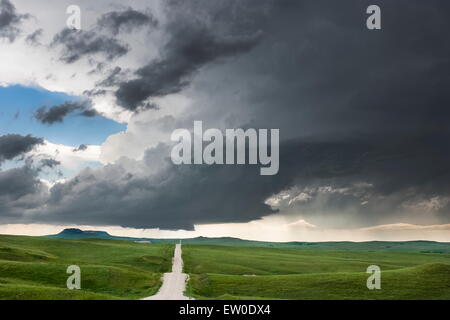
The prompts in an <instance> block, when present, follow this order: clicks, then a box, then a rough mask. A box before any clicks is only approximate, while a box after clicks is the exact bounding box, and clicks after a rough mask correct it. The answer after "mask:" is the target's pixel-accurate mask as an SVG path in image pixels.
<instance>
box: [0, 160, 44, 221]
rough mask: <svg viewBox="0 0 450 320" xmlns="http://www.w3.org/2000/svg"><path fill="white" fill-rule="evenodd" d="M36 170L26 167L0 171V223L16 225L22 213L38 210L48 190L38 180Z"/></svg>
mask: <svg viewBox="0 0 450 320" xmlns="http://www.w3.org/2000/svg"><path fill="white" fill-rule="evenodd" d="M38 173H39V172H38V170H36V169H35V168H32V167H30V166H28V165H26V166H23V167H21V168H13V169H9V170H5V171H0V221H1V222H2V223H10V222H11V223H17V222H18V219H19V220H20V219H22V218H23V214H24V211H25V210H27V209H30V210H33V209H35V208H39V207H40V206H41V205H42V204H43V203H44V202H45V200H46V199H47V197H48V193H47V192H48V190H47V188H46V187H45V186H44V185H43V184H42V182H41V181H40V180H39V178H38Z"/></svg>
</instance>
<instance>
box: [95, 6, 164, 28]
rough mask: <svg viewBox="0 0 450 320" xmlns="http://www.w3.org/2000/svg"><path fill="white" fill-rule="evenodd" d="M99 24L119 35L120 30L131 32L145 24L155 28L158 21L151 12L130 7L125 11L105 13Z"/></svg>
mask: <svg viewBox="0 0 450 320" xmlns="http://www.w3.org/2000/svg"><path fill="white" fill-rule="evenodd" d="M97 24H98V26H99V27H101V28H105V29H107V30H109V31H110V32H111V33H112V34H113V35H117V34H118V33H119V32H131V31H133V30H134V29H137V28H140V27H143V26H149V27H152V28H155V27H156V26H157V25H158V21H157V19H156V18H155V17H154V16H153V15H152V14H151V13H144V12H140V11H137V10H134V9H132V8H128V9H126V10H124V11H113V12H108V13H105V14H104V15H102V17H101V18H100V19H99V20H98V22H97Z"/></svg>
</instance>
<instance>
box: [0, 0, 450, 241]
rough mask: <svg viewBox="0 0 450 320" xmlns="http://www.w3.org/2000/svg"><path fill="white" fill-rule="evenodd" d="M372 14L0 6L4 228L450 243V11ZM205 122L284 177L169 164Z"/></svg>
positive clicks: (350, 5) (286, 2) (0, 206)
mask: <svg viewBox="0 0 450 320" xmlns="http://www.w3.org/2000/svg"><path fill="white" fill-rule="evenodd" d="M371 4H373V3H372V2H371V1H366V0H345V1H339V2H337V1H331V0H317V1H310V0H278V1H275V0H213V1H211V0H190V1H182V0H168V1H167V0H152V1H145V0H135V1H128V2H126V1H125V2H124V1H118V0H105V1H97V2H93V1H88V0H79V1H72V0H71V1H68V0H67V1H66V0H49V1H46V2H45V3H42V2H36V1H27V0H0V61H1V63H0V233H7V234H27V235H45V234H50V233H56V232H58V231H60V230H61V229H62V228H65V227H79V228H82V229H92V230H105V231H108V232H110V233H112V234H115V235H132V236H148V237H193V236H211V237H214V236H234V237H240V238H245V239H256V240H270V241H292V240H298V241H333V240H334V241H342V240H350V241H366V240H418V239H421V240H435V241H450V232H449V231H450V183H449V181H450V179H449V178H450V177H449V175H450V170H449V169H450V168H449V163H450V161H449V160H450V151H449V148H448V143H449V125H448V119H449V116H450V114H449V110H448V105H449V102H450V94H449V93H448V87H449V85H450V79H449V72H448V70H449V69H450V68H449V67H450V66H449V59H450V41H449V37H448V35H447V33H446V32H445V30H449V29H450V28H449V24H450V19H449V13H448V12H450V11H449V9H450V4H449V3H448V1H442V0H430V1H426V2H425V1H419V0H412V1H411V0H398V1H387V0H379V1H377V5H378V6H379V7H380V8H381V24H382V28H381V30H369V29H367V27H366V19H367V18H368V14H367V13H366V9H367V7H368V6H369V5H371ZM70 5H78V6H79V8H80V22H81V25H80V26H81V29H80V30H73V29H69V28H68V27H67V20H68V19H69V18H70V16H71V14H68V13H67V8H68V7H69V6H70ZM194 121H202V122H203V127H204V128H217V129H219V130H222V131H225V130H226V129H234V128H244V129H248V128H255V129H279V132H280V142H279V147H280V159H279V160H280V164H279V172H278V173H277V174H276V175H273V176H261V175H260V174H259V166H254V165H218V164H215V165H206V164H204V165H175V164H174V163H172V161H171V159H170V154H171V149H172V147H173V145H174V142H173V141H171V139H170V137H171V134H172V133H173V131H174V130H176V129H179V128H187V129H189V130H192V128H193V123H194Z"/></svg>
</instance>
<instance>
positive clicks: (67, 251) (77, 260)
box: [0, 235, 173, 299]
mask: <svg viewBox="0 0 450 320" xmlns="http://www.w3.org/2000/svg"><path fill="white" fill-rule="evenodd" d="M172 255H173V245H170V244H145V243H134V242H130V241H116V240H87V239H86V240H61V239H46V238H39V237H21V236H3V235H1V236H0V299H137V298H142V297H145V296H150V295H152V294H154V293H155V292H156V291H157V290H158V288H159V287H160V285H161V274H162V273H164V272H167V271H168V270H170V268H171V260H172ZM72 264H75V265H78V266H79V267H80V268H81V290H68V289H67V288H66V280H67V278H68V276H69V274H67V273H66V270H67V267H68V266H69V265H72Z"/></svg>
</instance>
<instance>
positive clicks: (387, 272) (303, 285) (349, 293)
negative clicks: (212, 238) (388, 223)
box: [183, 241, 450, 299]
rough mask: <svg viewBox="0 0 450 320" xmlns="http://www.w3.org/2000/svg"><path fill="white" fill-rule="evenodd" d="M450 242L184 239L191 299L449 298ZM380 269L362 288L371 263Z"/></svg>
mask: <svg viewBox="0 0 450 320" xmlns="http://www.w3.org/2000/svg"><path fill="white" fill-rule="evenodd" d="M449 249H450V244H446V243H436V242H427V241H417V242H403V243H402V242H395V243H388V242H370V243H349V242H343V243H323V244H320V243H318V244H314V245H298V246H295V247H292V248H269V247H254V246H244V247H237V246H233V247H231V246H229V247H227V246H209V245H184V246H183V259H184V263H185V272H186V273H189V274H190V281H189V284H188V288H187V294H189V295H191V296H193V297H195V298H197V299H450V253H449V252H450V251H449ZM372 264H375V265H378V266H379V267H380V268H381V270H382V275H381V287H382V289H381V290H368V289H367V287H366V280H367V278H368V276H369V274H367V273H366V269H367V267H368V266H369V265H372Z"/></svg>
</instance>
